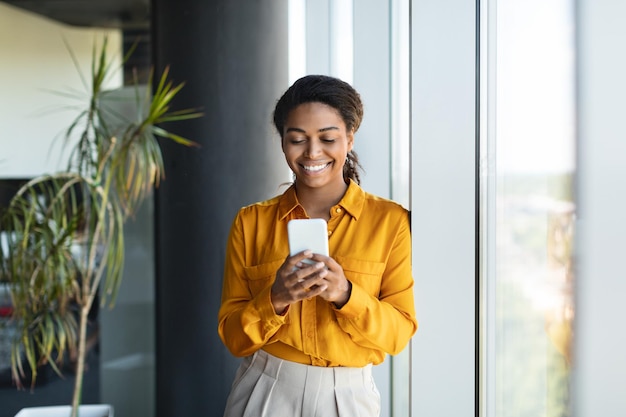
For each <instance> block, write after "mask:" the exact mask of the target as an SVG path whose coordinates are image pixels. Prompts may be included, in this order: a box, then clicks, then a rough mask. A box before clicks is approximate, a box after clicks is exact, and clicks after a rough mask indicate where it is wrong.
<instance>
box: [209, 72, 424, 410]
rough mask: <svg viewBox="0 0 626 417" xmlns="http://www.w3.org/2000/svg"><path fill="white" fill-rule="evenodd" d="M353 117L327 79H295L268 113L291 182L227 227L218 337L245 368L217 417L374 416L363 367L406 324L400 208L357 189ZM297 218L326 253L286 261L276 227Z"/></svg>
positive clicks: (405, 336) (406, 238)
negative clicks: (308, 224)
mask: <svg viewBox="0 0 626 417" xmlns="http://www.w3.org/2000/svg"><path fill="white" fill-rule="evenodd" d="M362 117H363V105H362V103H361V98H360V96H359V94H358V93H357V92H356V91H355V90H354V89H353V88H352V86H350V85H349V84H347V83H346V82H344V81H341V80H339V79H337V78H333V77H328V76H320V75H313V76H306V77H303V78H301V79H299V80H298V81H296V82H295V83H294V84H293V85H292V86H291V87H290V88H289V89H288V90H287V91H286V92H285V94H284V95H283V96H282V97H281V99H280V100H279V101H278V103H277V105H276V108H275V111H274V124H275V126H276V129H277V131H278V133H279V135H280V137H281V142H282V149H283V153H284V155H285V159H286V162H287V164H288V165H289V167H290V168H291V170H292V171H293V173H294V177H295V181H294V183H293V184H292V186H291V187H290V188H289V189H288V190H286V191H285V192H284V193H283V194H282V195H280V196H277V197H274V198H273V199H270V200H267V201H264V202H261V203H257V204H252V205H250V206H247V207H244V208H242V209H241V210H240V211H239V212H238V213H237V216H236V217H235V220H234V222H233V225H232V228H231V232H230V236H229V239H228V243H227V250H226V262H225V272H224V283H223V291H222V305H221V308H220V311H219V334H220V337H221V339H222V341H223V342H224V344H225V345H226V346H227V347H228V349H229V350H230V352H231V353H232V354H233V355H235V356H238V357H244V360H243V362H242V364H241V366H240V368H239V370H238V373H237V375H236V377H235V382H234V383H233V385H232V390H231V393H230V396H229V399H228V402H227V404H226V410H225V414H224V415H225V416H228V417H236V416H242V415H244V414H245V415H250V416H268V415H290V416H317V415H324V416H355V415H359V416H379V415H380V395H379V392H378V389H377V388H376V384H375V383H374V380H373V378H372V366H373V365H377V364H380V363H381V362H382V361H383V360H384V359H385V356H386V355H388V354H390V355H395V354H397V353H399V352H400V351H401V350H402V349H403V348H404V347H405V346H406V345H407V343H408V341H409V339H410V338H411V336H412V335H413V334H414V333H415V331H416V329H417V321H416V319H415V307H414V302H413V277H412V273H411V236H410V229H409V215H408V211H407V210H406V209H405V208H404V207H402V206H401V205H399V204H397V203H395V202H393V201H390V200H387V199H383V198H380V197H377V196H374V195H372V194H369V193H367V192H365V191H363V190H362V189H361V187H360V186H359V184H358V183H359V176H358V172H357V168H358V166H359V165H358V159H357V157H356V154H355V153H354V151H353V149H352V148H353V146H354V135H355V133H356V131H357V130H358V128H359V126H360V123H361V119H362ZM306 218H321V219H324V220H325V221H326V223H327V233H328V246H329V254H330V256H325V255H322V254H317V253H312V251H310V250H305V251H302V252H299V253H296V254H295V255H293V256H290V255H289V246H288V236H287V223H288V222H289V221H290V220H292V219H306ZM305 260H312V261H313V262H312V263H306V262H305ZM267 376H269V377H270V378H267ZM311 398H312V399H316V400H315V401H314V402H312V403H309V399H311Z"/></svg>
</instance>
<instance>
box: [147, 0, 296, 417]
mask: <svg viewBox="0 0 626 417" xmlns="http://www.w3.org/2000/svg"><path fill="white" fill-rule="evenodd" d="M152 14H153V17H152V23H153V29H152V45H153V53H154V63H155V67H156V71H157V74H159V73H160V71H162V70H163V68H164V67H165V66H170V73H171V76H172V78H173V80H174V81H175V82H180V81H185V82H186V86H185V87H184V89H183V90H182V92H181V94H180V97H179V98H178V99H177V101H176V102H175V103H174V104H175V106H176V107H177V108H183V107H185V108H186V107H201V108H202V110H203V111H204V113H205V116H204V117H203V118H201V119H198V120H192V121H186V122H181V123H177V124H173V125H166V126H164V127H166V128H171V129H172V130H175V131H176V132H178V133H180V134H182V135H183V136H185V137H188V138H190V139H193V140H195V141H197V142H199V143H200V144H201V148H199V149H194V148H185V147H182V146H180V145H176V144H173V143H171V142H169V141H167V142H163V152H164V160H165V165H166V176H167V178H166V180H165V181H164V182H163V183H162V184H161V186H160V188H159V190H158V192H157V195H156V203H155V212H156V230H155V233H156V240H157V243H156V245H157V246H156V259H157V261H156V263H157V265H156V267H157V268H156V270H157V289H156V291H157V298H156V304H157V332H156V334H157V344H156V352H157V354H156V369H157V389H156V394H157V404H156V409H157V416H159V417H171V416H176V417H185V416H194V417H195V416H221V415H222V411H223V407H224V404H225V402H226V396H227V394H228V391H229V389H230V384H231V382H232V378H233V376H234V372H235V369H236V367H237V365H238V364H239V360H238V359H235V358H233V357H232V356H231V355H230V353H229V352H228V351H227V350H226V349H225V348H224V346H223V345H222V343H221V341H220V339H219V337H218V335H217V313H218V309H219V303H220V296H221V284H222V271H223V263H224V248H225V242H226V238H227V235H228V231H229V229H230V225H231V222H232V220H233V218H234V215H235V212H236V210H237V209H238V208H239V207H241V206H243V205H245V204H249V203H252V202H254V201H258V200H261V199H265V198H268V197H270V196H273V195H275V194H276V193H277V192H278V191H279V185H280V183H281V182H283V181H285V178H286V172H287V171H286V170H287V166H286V164H285V162H284V159H283V157H282V153H281V151H280V142H279V140H278V138H277V135H276V134H275V133H274V132H273V130H272V126H271V112H272V110H273V106H274V104H275V102H276V99H277V98H278V96H279V95H280V94H281V93H282V92H283V91H284V90H285V89H286V88H287V87H288V85H287V81H288V80H287V77H288V68H287V65H288V62H287V1H286V0H275V1H243V0H211V1H198V0H153V2H152Z"/></svg>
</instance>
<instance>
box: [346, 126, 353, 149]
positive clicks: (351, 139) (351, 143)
mask: <svg viewBox="0 0 626 417" xmlns="http://www.w3.org/2000/svg"><path fill="white" fill-rule="evenodd" d="M347 138H348V152H350V151H351V150H352V147H353V146H354V129H351V130H350V131H349V132H348V135H347Z"/></svg>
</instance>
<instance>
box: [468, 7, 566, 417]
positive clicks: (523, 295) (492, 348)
mask: <svg viewBox="0 0 626 417" xmlns="http://www.w3.org/2000/svg"><path fill="white" fill-rule="evenodd" d="M481 10H482V16H481V44H480V45H481V78H480V79H481V92H480V100H481V109H480V110H481V112H480V114H481V123H480V158H481V160H480V191H481V193H480V231H479V234H480V248H481V252H480V258H479V263H480V266H481V267H480V283H481V310H480V311H481V319H480V326H481V327H480V328H481V340H480V342H481V351H480V352H481V356H480V359H481V360H480V363H481V369H480V377H481V382H482V383H481V394H482V395H481V414H480V415H481V416H487V417H495V416H498V417H530V416H533V417H535V416H546V417H562V416H568V415H570V410H569V395H570V390H569V387H570V373H571V340H572V321H573V317H574V306H573V294H572V291H573V280H574V274H573V266H572V265H573V253H572V250H573V247H574V245H573V242H574V241H573V238H574V224H575V218H576V207H575V204H574V196H573V181H574V174H575V172H576V171H575V170H576V167H575V133H574V132H575V119H574V115H575V89H574V87H575V82H574V80H575V79H574V68H575V67H574V48H575V44H574V28H573V26H574V19H573V17H574V15H573V2H572V1H571V0H553V1H548V2H546V1H539V0H532V1H525V2H519V1H515V0H493V1H492V0H484V1H482V2H481Z"/></svg>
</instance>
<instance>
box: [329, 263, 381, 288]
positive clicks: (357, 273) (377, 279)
mask: <svg viewBox="0 0 626 417" xmlns="http://www.w3.org/2000/svg"><path fill="white" fill-rule="evenodd" d="M334 258H335V260H336V261H337V263H338V264H339V265H341V267H342V268H343V273H344V274H345V275H346V278H348V280H349V281H351V282H352V283H354V284H357V285H358V286H360V287H361V288H363V289H364V290H365V291H366V292H367V293H368V294H370V295H372V296H375V297H378V296H379V295H380V284H381V280H382V277H383V273H384V272H385V266H386V265H385V263H384V262H373V261H365V260H361V259H354V258H347V257H344V256H335V257H334Z"/></svg>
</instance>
